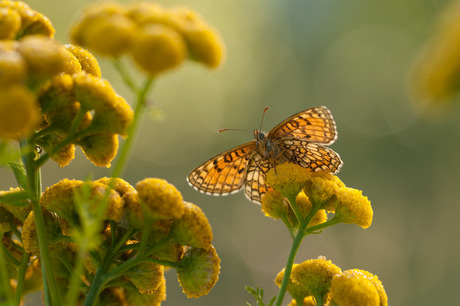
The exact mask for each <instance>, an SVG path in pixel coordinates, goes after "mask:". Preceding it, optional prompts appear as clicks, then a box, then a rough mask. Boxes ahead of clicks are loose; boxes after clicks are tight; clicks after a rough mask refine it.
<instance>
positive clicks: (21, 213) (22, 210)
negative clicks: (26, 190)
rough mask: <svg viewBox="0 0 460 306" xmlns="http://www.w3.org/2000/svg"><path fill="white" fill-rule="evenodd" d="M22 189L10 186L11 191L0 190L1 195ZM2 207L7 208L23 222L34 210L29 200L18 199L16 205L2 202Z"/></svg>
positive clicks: (0, 205)
mask: <svg viewBox="0 0 460 306" xmlns="http://www.w3.org/2000/svg"><path fill="white" fill-rule="evenodd" d="M20 191H21V189H20V188H19V187H17V188H10V190H9V191H0V195H7V194H12V193H15V192H20ZM0 207H3V208H4V209H5V210H7V211H8V212H10V213H11V214H13V216H15V217H16V218H18V219H19V220H21V221H22V222H24V220H25V219H26V218H27V217H28V216H29V213H30V211H31V210H32V205H31V204H30V202H29V201H27V200H21V201H18V202H16V203H15V204H14V205H11V204H8V203H1V202H0Z"/></svg>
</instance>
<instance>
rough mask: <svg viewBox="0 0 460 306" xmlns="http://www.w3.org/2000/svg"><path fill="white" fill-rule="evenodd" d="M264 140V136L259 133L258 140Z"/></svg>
mask: <svg viewBox="0 0 460 306" xmlns="http://www.w3.org/2000/svg"><path fill="white" fill-rule="evenodd" d="M264 138H265V134H264V133H262V132H260V133H259V140H264Z"/></svg>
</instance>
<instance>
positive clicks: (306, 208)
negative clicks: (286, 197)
mask: <svg viewBox="0 0 460 306" xmlns="http://www.w3.org/2000/svg"><path fill="white" fill-rule="evenodd" d="M295 201H296V204H297V207H298V208H299V211H300V214H301V215H302V217H304V218H305V217H306V216H307V215H308V213H309V212H310V210H311V207H312V204H311V202H310V200H309V199H308V197H307V195H306V194H305V193H304V192H300V193H299V194H298V195H297V197H296V199H295ZM296 220H297V219H296ZM326 221H327V214H326V211H325V210H324V209H320V210H318V212H317V213H316V214H315V215H314V216H313V218H312V219H311V221H310V223H308V227H311V226H315V225H318V224H321V223H324V222H326Z"/></svg>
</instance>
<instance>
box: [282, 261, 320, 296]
mask: <svg viewBox="0 0 460 306" xmlns="http://www.w3.org/2000/svg"><path fill="white" fill-rule="evenodd" d="M297 266H298V265H297V264H293V265H292V269H295V268H296V267H297ZM284 270H285V269H284V268H283V270H281V271H280V272H279V273H278V275H277V276H276V278H275V284H276V285H278V287H281V283H282V281H283V277H284ZM287 291H288V292H289V294H290V295H291V296H292V298H293V299H295V300H298V301H303V299H304V298H305V297H307V296H309V295H311V294H310V293H309V292H308V290H307V288H305V286H303V285H302V284H301V283H299V282H293V281H292V277H291V278H290V279H289V283H288V286H287Z"/></svg>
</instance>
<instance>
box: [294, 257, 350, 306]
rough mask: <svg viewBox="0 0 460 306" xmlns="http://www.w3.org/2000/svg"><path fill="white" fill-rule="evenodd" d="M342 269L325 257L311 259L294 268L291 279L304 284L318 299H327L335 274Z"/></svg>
mask: <svg viewBox="0 0 460 306" xmlns="http://www.w3.org/2000/svg"><path fill="white" fill-rule="evenodd" d="M341 272H342V270H341V269H340V268H339V267H337V266H336V265H334V264H333V263H332V262H331V261H330V260H326V259H325V258H324V257H319V258H318V259H310V260H307V261H305V262H303V263H301V264H299V265H297V266H296V267H295V268H294V269H292V274H291V279H292V281H293V282H295V283H299V284H301V285H302V286H304V287H305V288H306V289H307V290H308V292H309V293H310V294H311V295H313V296H314V297H315V298H316V299H317V300H325V297H326V295H327V293H328V291H329V288H330V286H331V280H332V277H333V275H335V274H337V273H341Z"/></svg>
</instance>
